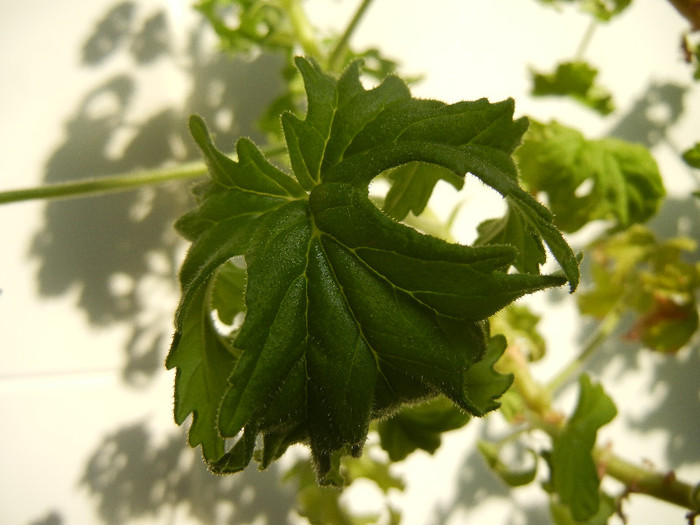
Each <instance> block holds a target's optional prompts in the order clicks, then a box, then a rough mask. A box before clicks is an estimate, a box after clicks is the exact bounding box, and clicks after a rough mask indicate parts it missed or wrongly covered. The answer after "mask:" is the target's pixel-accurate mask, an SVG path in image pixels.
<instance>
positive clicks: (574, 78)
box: [530, 61, 615, 115]
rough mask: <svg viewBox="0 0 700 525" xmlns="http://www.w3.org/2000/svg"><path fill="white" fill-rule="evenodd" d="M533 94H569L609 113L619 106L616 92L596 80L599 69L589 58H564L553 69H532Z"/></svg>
mask: <svg viewBox="0 0 700 525" xmlns="http://www.w3.org/2000/svg"><path fill="white" fill-rule="evenodd" d="M530 75H531V76H532V95H534V96H536V97H543V96H551V95H554V96H569V97H571V98H573V99H574V100H576V101H578V102H580V103H581V104H583V105H585V106H588V107H589V108H591V109H592V110H594V111H596V112H598V113H600V114H602V115H608V114H609V113H612V111H613V110H614V109H615V105H614V104H613V100H612V95H611V94H610V93H609V92H608V91H607V90H606V89H604V88H603V87H601V86H599V85H597V84H596V83H595V79H596V77H597V76H598V70H597V69H596V68H594V67H592V66H591V65H589V64H588V63H587V62H583V61H574V62H562V63H561V64H558V65H557V68H556V70H555V71H554V72H553V73H541V72H538V71H535V70H534V69H531V70H530Z"/></svg>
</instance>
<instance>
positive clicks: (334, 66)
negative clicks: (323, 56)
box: [328, 0, 372, 71]
mask: <svg viewBox="0 0 700 525" xmlns="http://www.w3.org/2000/svg"><path fill="white" fill-rule="evenodd" d="M371 3H372V0H362V2H361V3H360V5H359V6H358V7H357V9H356V10H355V14H354V15H353V17H352V18H351V19H350V22H349V23H348V25H347V27H346V28H345V31H344V32H343V34H342V35H341V37H340V40H338V42H337V44H336V45H335V47H334V48H333V51H331V54H330V57H329V58H328V68H329V69H330V70H331V71H337V70H339V69H340V68H341V66H342V62H343V53H345V52H346V51H347V48H348V42H349V41H350V38H351V37H352V34H353V33H354V32H355V29H357V26H358V25H359V23H360V20H362V17H363V16H364V14H365V12H366V11H367V8H368V7H369V6H370V4H371Z"/></svg>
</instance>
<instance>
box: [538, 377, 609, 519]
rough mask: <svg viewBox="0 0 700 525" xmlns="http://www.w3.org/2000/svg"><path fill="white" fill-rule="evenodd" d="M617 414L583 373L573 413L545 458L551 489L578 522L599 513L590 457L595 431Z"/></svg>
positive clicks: (596, 481) (593, 466) (598, 480)
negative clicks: (547, 463) (546, 459)
mask: <svg viewBox="0 0 700 525" xmlns="http://www.w3.org/2000/svg"><path fill="white" fill-rule="evenodd" d="M616 414H617V409H616V408H615V404H614V403H613V401H612V400H611V399H610V398H609V397H608V396H607V394H606V393H605V392H604V391H603V388H602V387H601V386H600V385H595V384H593V383H592V382H591V380H590V378H589V377H588V376H587V375H586V374H582V375H581V377H580V380H579V400H578V404H577V406H576V410H575V411H574V414H573V415H572V416H571V418H570V419H569V420H568V421H567V423H566V426H565V427H564V429H563V430H562V432H561V434H560V435H559V436H558V437H556V438H555V439H554V440H553V447H552V452H551V455H550V456H549V458H548V460H549V465H550V468H551V482H552V487H553V489H554V491H555V492H556V494H557V495H558V497H559V501H560V502H561V503H562V504H564V505H566V506H568V507H569V509H570V511H571V515H572V516H573V518H574V519H575V520H577V521H585V520H588V519H589V518H591V517H592V516H594V515H595V514H596V513H597V512H598V508H599V505H600V496H599V486H600V478H599V477H598V472H597V468H596V464H595V461H594V460H593V457H592V455H591V454H592V451H593V446H594V445H595V441H596V437H597V433H598V429H599V428H600V427H602V426H603V425H605V424H607V423H609V422H610V421H612V420H613V418H614V417H615V415H616Z"/></svg>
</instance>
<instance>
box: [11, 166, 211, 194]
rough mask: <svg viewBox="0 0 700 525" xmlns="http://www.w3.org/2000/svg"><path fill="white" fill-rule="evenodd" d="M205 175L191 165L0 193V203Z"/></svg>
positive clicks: (202, 168)
mask: <svg viewBox="0 0 700 525" xmlns="http://www.w3.org/2000/svg"><path fill="white" fill-rule="evenodd" d="M206 173H207V168H206V166H205V164H204V163H203V162H190V163H187V164H182V165H180V166H177V167H173V168H162V169H155V170H146V171H137V172H133V173H123V174H119V175H114V176H111V177H100V178H92V179H84V180H80V181H75V182H63V183H59V184H49V185H46V186H38V187H36V188H23V189H19V190H8V191H3V192H0V204H8V203H11V202H21V201H28V200H34V199H63V198H70V197H84V196H87V195H95V194H99V193H113V192H117V191H126V190H131V189H134V188H138V187H140V186H153V185H155V184H163V183H166V182H171V181H175V180H186V179H194V178H197V177H202V176H203V175H205V174H206Z"/></svg>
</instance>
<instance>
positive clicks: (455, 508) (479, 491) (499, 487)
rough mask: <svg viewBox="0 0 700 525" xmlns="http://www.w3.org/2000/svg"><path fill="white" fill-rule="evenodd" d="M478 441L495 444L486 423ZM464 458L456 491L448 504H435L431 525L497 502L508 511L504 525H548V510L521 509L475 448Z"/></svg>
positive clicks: (545, 508) (508, 489)
mask: <svg viewBox="0 0 700 525" xmlns="http://www.w3.org/2000/svg"><path fill="white" fill-rule="evenodd" d="M477 440H486V441H497V440H498V436H492V435H491V434H490V432H489V430H488V419H487V420H484V422H483V424H482V425H481V426H480V429H479V434H478V436H477ZM465 453H466V455H465V456H464V458H463V459H462V463H461V466H460V468H459V471H458V474H457V480H456V482H455V491H454V494H453V496H452V499H451V501H447V502H445V503H441V504H438V505H437V506H436V508H435V509H434V510H433V512H432V513H431V516H432V519H431V521H430V525H441V524H442V523H447V522H450V520H451V519H452V518H453V516H454V515H455V514H457V513H458V512H460V511H465V512H466V511H469V510H471V509H476V508H477V507H478V506H479V505H480V504H482V503H484V502H485V501H487V500H490V501H498V502H499V503H501V504H502V505H503V507H504V508H508V509H509V511H510V512H509V513H508V514H507V517H506V519H507V520H508V521H507V522H505V523H513V524H516V523H532V524H537V525H540V524H544V523H549V522H550V518H549V511H548V509H547V507H542V508H540V507H539V506H532V507H528V508H520V507H517V506H516V505H515V504H514V501H513V499H512V493H513V490H514V489H512V488H511V487H509V486H508V485H506V484H505V483H504V482H503V481H502V480H501V479H500V478H499V477H498V476H497V475H496V474H494V472H493V471H492V470H491V469H490V468H489V466H488V465H487V464H486V461H485V460H484V458H483V457H482V456H481V453H480V452H479V451H478V449H477V448H476V446H474V447H471V448H469V449H465ZM523 515H532V517H533V518H534V517H541V516H544V517H545V518H544V519H543V520H542V519H535V520H534V521H525V522H523V521H522V518H523Z"/></svg>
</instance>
